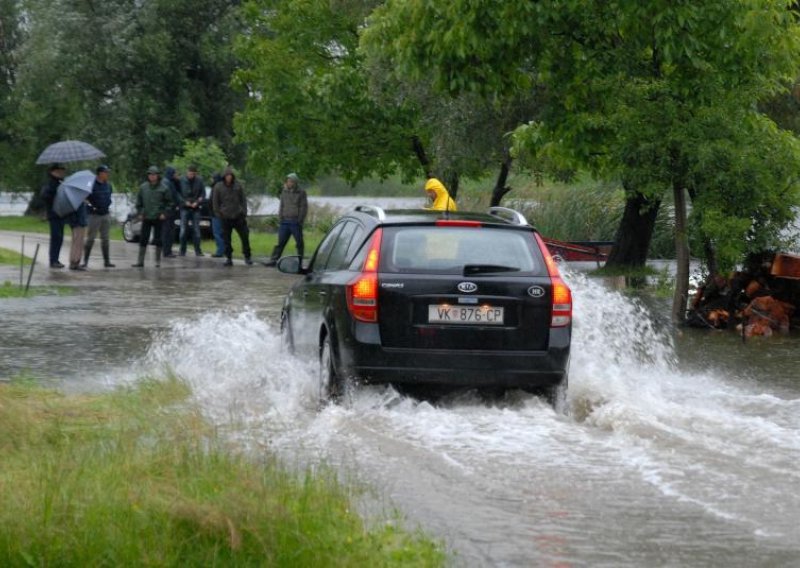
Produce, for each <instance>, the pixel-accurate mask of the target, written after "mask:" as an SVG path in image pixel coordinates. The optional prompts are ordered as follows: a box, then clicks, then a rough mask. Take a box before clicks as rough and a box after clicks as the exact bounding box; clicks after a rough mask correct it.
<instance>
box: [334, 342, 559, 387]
mask: <svg viewBox="0 0 800 568" xmlns="http://www.w3.org/2000/svg"><path fill="white" fill-rule="evenodd" d="M569 336H570V330H569V329H566V328H564V329H557V330H553V332H551V338H550V348H549V349H548V350H546V351H485V350H474V349H470V350H464V349H404V348H389V347H383V346H381V345H379V344H375V343H369V342H363V341H359V340H357V339H355V338H351V340H352V341H349V342H348V343H349V345H347V346H342V347H343V348H342V349H341V351H340V357H339V365H340V369H339V371H340V373H342V374H343V375H345V376H349V377H354V378H356V379H358V380H360V381H363V382H366V383H394V384H405V385H427V384H429V385H437V386H451V387H454V388H522V389H524V388H541V387H548V386H553V385H557V384H559V383H560V382H561V381H562V380H563V379H564V377H566V376H567V373H568V369H569V349H570V348H569V345H570V341H569ZM362 339H363V337H362Z"/></svg>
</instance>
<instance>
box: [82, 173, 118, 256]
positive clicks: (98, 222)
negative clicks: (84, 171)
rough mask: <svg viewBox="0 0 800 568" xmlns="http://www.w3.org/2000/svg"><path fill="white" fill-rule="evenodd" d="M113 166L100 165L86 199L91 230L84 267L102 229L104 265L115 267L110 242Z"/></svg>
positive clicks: (84, 251)
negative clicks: (110, 177) (110, 174)
mask: <svg viewBox="0 0 800 568" xmlns="http://www.w3.org/2000/svg"><path fill="white" fill-rule="evenodd" d="M110 171H111V168H109V167H108V166H106V165H102V166H98V167H97V169H96V170H95V174H96V176H95V179H94V185H93V186H92V193H91V194H90V195H89V198H88V199H87V200H86V208H87V212H88V213H89V231H88V236H87V237H86V244H85V245H84V247H83V267H84V268H86V267H87V266H88V265H89V255H91V254H92V247H93V246H94V239H95V237H97V232H98V231H100V250H101V251H102V252H103V266H105V267H106V268H114V265H113V264H111V254H110V246H111V245H110V243H109V239H108V235H109V231H110V230H111V212H110V210H111V194H112V193H113V191H114V189H113V187H112V186H111V182H110V181H108V176H109V172H110Z"/></svg>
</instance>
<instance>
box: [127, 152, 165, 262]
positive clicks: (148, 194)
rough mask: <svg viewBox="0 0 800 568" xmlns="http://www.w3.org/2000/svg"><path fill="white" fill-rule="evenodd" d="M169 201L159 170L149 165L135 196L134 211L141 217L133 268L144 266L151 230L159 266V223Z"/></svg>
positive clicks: (162, 218)
mask: <svg viewBox="0 0 800 568" xmlns="http://www.w3.org/2000/svg"><path fill="white" fill-rule="evenodd" d="M170 201H171V199H170V194H169V188H167V185H166V184H165V183H164V182H163V181H162V180H161V171H160V170H159V169H158V167H156V166H150V167H149V168H147V181H146V182H144V183H143V184H142V185H140V186H139V194H138V195H137V196H136V213H137V214H138V215H139V217H140V218H141V219H142V232H141V234H140V235H139V259H138V261H137V262H136V264H133V265H132V266H133V267H134V268H143V267H144V257H145V254H147V244H148V243H149V242H150V231H151V230H152V231H153V232H154V233H155V237H154V240H155V242H156V268H158V267H159V266H161V225H162V224H163V222H164V219H166V218H167V210H168V209H169V207H170Z"/></svg>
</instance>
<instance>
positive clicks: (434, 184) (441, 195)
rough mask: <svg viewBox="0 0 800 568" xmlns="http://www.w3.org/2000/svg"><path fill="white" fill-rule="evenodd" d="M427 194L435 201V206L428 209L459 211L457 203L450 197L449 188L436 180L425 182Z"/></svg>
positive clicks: (431, 179)
mask: <svg viewBox="0 0 800 568" xmlns="http://www.w3.org/2000/svg"><path fill="white" fill-rule="evenodd" d="M425 193H427V194H428V197H430V198H431V199H432V200H433V205H431V206H430V207H426V208H425V209H430V210H433V211H457V210H458V208H457V207H456V202H455V201H453V198H452V197H450V193H448V191H447V188H446V187H445V186H444V184H443V183H442V182H440V181H439V180H438V179H436V178H430V179H429V180H428V181H427V182H425Z"/></svg>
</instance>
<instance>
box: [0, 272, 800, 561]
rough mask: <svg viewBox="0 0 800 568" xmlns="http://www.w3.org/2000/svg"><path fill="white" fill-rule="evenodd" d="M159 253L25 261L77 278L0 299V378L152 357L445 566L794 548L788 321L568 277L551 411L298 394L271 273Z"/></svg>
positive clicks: (119, 367)
mask: <svg viewBox="0 0 800 568" xmlns="http://www.w3.org/2000/svg"><path fill="white" fill-rule="evenodd" d="M178 262H180V263H181V264H180V265H179V266H169V265H167V267H165V268H162V269H161V270H159V271H156V270H155V269H146V270H145V271H143V272H141V271H133V270H130V269H128V270H115V271H107V272H106V271H100V270H96V271H93V272H91V273H89V274H70V273H64V272H58V273H53V274H51V273H47V274H42V276H41V277H42V278H43V279H44V281H45V282H50V283H54V282H59V283H70V284H74V285H76V286H77V288H76V290H77V291H76V293H75V294H73V295H70V296H58V297H56V296H48V297H38V298H35V299H28V300H2V301H0V376H4V377H8V376H10V375H14V374H16V373H20V372H24V373H26V374H28V375H33V376H36V377H40V378H44V379H47V380H51V381H53V382H54V383H55V384H58V385H61V386H62V387H63V388H66V389H79V390H84V389H90V390H94V389H98V388H105V387H107V386H114V385H116V384H119V383H123V382H126V381H129V380H133V379H134V378H135V377H138V376H142V375H146V374H155V375H159V374H163V372H164V370H165V369H167V368H168V369H171V370H172V371H173V372H175V373H177V374H178V375H179V376H181V377H183V378H184V379H186V380H187V381H189V382H190V384H192V386H193V388H194V392H195V395H196V397H197V399H198V401H199V402H200V403H201V404H202V405H203V407H204V409H205V411H206V413H207V415H208V416H209V417H210V419H212V420H214V421H215V422H217V423H218V424H220V426H222V427H223V428H225V429H227V430H228V431H230V432H231V433H232V435H235V436H237V437H239V439H241V440H242V441H243V442H244V443H247V444H248V445H249V446H250V447H251V448H252V450H253V451H255V452H262V451H267V450H270V451H276V452H278V453H279V454H281V455H282V456H284V458H286V459H287V460H289V462H290V463H297V464H301V465H306V464H309V463H316V462H319V461H325V462H327V463H332V464H334V465H335V466H336V467H337V468H339V470H340V471H341V473H342V475H343V476H344V477H348V478H354V479H356V480H358V481H360V482H365V483H367V484H369V485H370V486H372V487H374V488H375V494H374V496H375V497H376V498H377V500H378V501H380V502H382V503H384V504H385V506H387V507H392V506H396V507H397V508H399V509H400V510H401V511H402V512H403V513H404V514H405V515H406V517H407V518H408V519H409V521H410V522H411V523H412V524H418V525H419V526H421V527H423V528H424V529H426V530H427V531H430V532H431V533H433V534H435V535H438V536H439V537H440V538H441V539H442V540H443V541H444V542H445V543H446V545H447V546H448V548H449V550H450V551H451V553H452V555H453V559H454V562H453V563H454V564H455V565H459V566H461V565H463V566H548V565H567V566H568V565H574V566H588V565H591V566H643V565H668V566H706V565H716V566H790V565H798V564H800V491H798V488H800V472H799V471H798V464H799V463H800V396H799V395H800V383H799V382H798V376H797V369H798V364H799V363H800V350H799V349H798V348H800V338H798V337H788V338H773V339H771V340H768V341H755V340H753V341H749V342H748V343H746V344H742V342H741V339H740V338H738V337H736V336H734V335H730V334H725V333H706V332H696V331H689V332H685V333H683V334H680V335H673V334H672V333H671V332H669V331H667V329H668V328H667V327H666V326H665V325H663V324H662V320H663V316H664V315H665V314H667V313H668V306H667V305H666V304H665V303H660V302H658V301H650V302H647V303H643V302H641V301H638V300H634V299H631V298H629V297H626V296H624V295H622V294H620V293H618V292H614V291H611V290H609V289H608V288H606V287H605V286H604V285H603V284H602V283H599V282H596V281H592V280H587V279H585V278H584V277H582V276H581V275H580V274H571V275H568V278H569V280H570V283H571V284H572V286H573V289H574V294H575V330H574V331H575V337H574V348H573V360H572V366H571V376H570V386H571V389H570V395H569V397H570V398H569V402H570V408H571V416H569V417H564V416H560V415H556V414H555V413H553V411H552V410H550V409H549V408H548V407H547V406H546V405H545V404H543V403H542V402H541V401H540V400H538V399H537V398H535V397H531V396H527V395H521V394H519V393H511V394H509V395H508V396H507V397H506V398H505V399H504V400H500V401H492V402H486V401H482V400H479V399H477V398H476V397H475V396H473V395H471V394H469V393H467V394H464V395H461V396H458V397H453V398H451V399H448V400H445V401H444V402H443V403H442V404H441V405H437V406H433V405H431V404H429V403H426V402H419V401H415V400H411V399H409V398H405V397H403V396H400V395H398V394H397V393H396V392H394V391H393V390H392V389H390V388H364V389H360V390H358V391H356V392H355V393H352V394H351V395H350V396H349V397H348V400H347V401H346V403H345V404H344V405H341V406H334V407H328V408H325V409H323V410H321V411H318V410H317V409H316V405H315V397H316V384H315V365H314V362H308V361H298V360H295V359H291V358H287V357H286V356H284V355H283V354H282V353H281V351H280V341H279V338H278V334H277V321H278V314H279V310H280V298H281V296H282V294H283V293H284V291H285V290H286V289H287V287H288V286H289V285H290V283H291V281H292V279H291V278H289V277H286V276H280V275H277V274H276V273H275V272H274V270H271V269H266V268H264V267H252V268H247V267H245V266H235V267H234V268H233V269H232V270H230V269H229V270H225V269H223V268H221V267H220V266H219V265H218V264H217V263H215V262H213V261H212V260H211V259H198V260H196V259H189V260H183V261H178ZM34 346H36V347H34Z"/></svg>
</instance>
